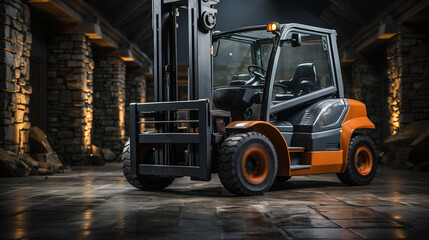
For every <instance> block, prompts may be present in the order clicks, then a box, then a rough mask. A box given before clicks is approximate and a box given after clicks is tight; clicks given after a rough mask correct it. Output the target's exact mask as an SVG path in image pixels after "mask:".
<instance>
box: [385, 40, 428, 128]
mask: <svg viewBox="0 0 429 240" xmlns="http://www.w3.org/2000/svg"><path fill="white" fill-rule="evenodd" d="M428 58H429V34H427V33H417V34H416V33H402V34H398V35H396V36H395V37H393V38H392V39H390V41H389V44H388V47H387V62H388V69H387V75H388V79H389V89H388V90H389V97H388V99H387V103H388V106H389V114H390V120H389V125H390V133H391V134H392V135H394V134H395V133H396V132H397V131H398V129H399V128H400V127H403V126H405V125H407V124H409V123H412V122H414V121H419V120H425V119H429V61H428Z"/></svg>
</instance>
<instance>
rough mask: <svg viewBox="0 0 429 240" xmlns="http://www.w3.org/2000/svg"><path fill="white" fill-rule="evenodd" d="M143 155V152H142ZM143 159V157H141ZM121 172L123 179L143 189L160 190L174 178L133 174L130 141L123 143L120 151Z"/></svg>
mask: <svg viewBox="0 0 429 240" xmlns="http://www.w3.org/2000/svg"><path fill="white" fill-rule="evenodd" d="M142 156H145V154H142ZM141 160H142V161H144V159H141ZM122 173H123V174H124V177H125V179H126V180H127V181H128V182H129V183H130V184H131V185H132V186H133V187H136V188H138V189H141V190H145V191H156V190H162V189H164V188H166V187H168V186H169V185H170V184H171V183H173V181H174V178H172V177H163V176H151V175H138V176H136V175H134V174H132V173H131V156H130V141H129V140H128V141H127V143H126V144H125V147H124V150H123V151H122Z"/></svg>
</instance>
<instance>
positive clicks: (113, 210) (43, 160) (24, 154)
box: [0, 0, 429, 239]
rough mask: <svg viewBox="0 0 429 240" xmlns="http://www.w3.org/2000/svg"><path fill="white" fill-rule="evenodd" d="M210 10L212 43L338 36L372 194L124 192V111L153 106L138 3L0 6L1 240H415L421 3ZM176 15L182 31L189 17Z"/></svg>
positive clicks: (420, 182) (426, 44) (420, 151)
mask: <svg viewBox="0 0 429 240" xmlns="http://www.w3.org/2000/svg"><path fill="white" fill-rule="evenodd" d="M216 9H217V10H218V12H217V14H216V19H217V24H216V31H220V32H224V31H231V30H234V29H238V28H242V27H246V26H255V25H265V24H267V23H270V22H273V21H275V22H279V23H302V24H307V25H312V26H316V27H321V28H329V29H335V30H336V32H337V39H338V50H339V54H340V56H339V57H340V61H341V72H342V79H343V83H344V95H345V97H346V98H350V99H355V100H359V101H361V102H363V103H364V104H365V105H366V110H367V113H368V117H369V119H370V120H371V121H372V122H373V123H374V124H375V127H376V128H375V130H365V131H364V133H365V134H367V135H368V136H370V137H371V138H372V139H373V140H374V142H375V144H376V147H377V149H378V153H379V156H378V157H379V162H380V166H381V168H380V169H379V176H377V177H376V180H375V182H374V183H373V184H371V185H370V186H363V187H353V188H349V187H346V186H343V185H341V183H340V182H339V181H338V180H336V179H334V177H333V176H331V175H314V176H305V177H304V176H303V177H296V180H294V179H292V180H291V181H290V182H287V183H282V184H278V185H274V187H273V189H272V191H270V192H268V193H267V194H266V195H264V196H260V197H255V198H246V197H238V198H237V197H234V196H232V195H230V194H229V193H228V192H227V191H226V190H225V189H223V188H222V186H221V185H220V183H219V180H218V179H217V178H216V177H214V179H215V180H213V181H211V182H191V181H189V178H186V177H185V178H180V179H178V180H177V181H176V182H175V183H174V184H173V185H172V186H171V187H169V188H167V189H166V190H165V191H162V192H143V191H138V190H137V189H134V188H132V187H131V186H129V185H128V184H127V183H126V181H125V179H124V178H123V176H122V172H121V165H120V161H121V154H122V150H123V148H124V145H125V143H126V141H127V140H128V138H129V137H130V127H129V125H130V122H129V119H130V109H129V106H130V103H144V102H152V101H154V85H155V83H154V70H153V66H154V57H153V55H154V47H153V44H154V36H153V29H152V1H150V0H122V1H119V0H112V1H100V0H0V36H1V38H0V44H1V48H2V49H1V50H0V52H1V54H0V84H1V89H0V103H1V105H0V106H1V108H2V109H1V115H0V156H1V157H0V177H1V178H0V186H1V190H0V199H1V205H0V209H1V213H0V216H2V220H0V222H1V227H0V235H1V236H5V239H27V238H30V239H31V238H53V237H58V236H61V235H60V234H62V233H63V232H67V233H68V234H67V236H66V238H71V239H75V238H101V237H104V236H114V237H115V238H141V237H145V236H146V237H149V238H154V239H182V238H183V239H194V238H201V237H203V236H204V237H206V238H207V237H208V238H214V239H236V238H245V239H247V238H250V239H253V238H255V239H256V238H258V239H259V238H268V237H275V238H286V239H288V238H309V239H310V238H331V237H332V236H334V238H341V239H342V238H346V239H349V238H379V237H381V236H385V237H386V238H413V239H414V238H424V236H425V234H427V233H429V232H428V230H427V229H426V228H425V225H427V223H428V222H429V218H428V217H427V216H428V215H427V213H429V208H428V201H427V197H428V194H429V192H428V190H427V189H428V188H427V186H428V185H427V179H428V175H427V171H428V170H429V150H428V149H429V148H428V147H427V146H428V144H429V130H428V128H427V126H428V124H429V61H428V58H429V30H428V28H427V25H428V23H429V1H427V0H394V1H389V0H380V1H369V0H361V1H353V0H304V1H298V0H292V1H281V0H268V1H259V0H252V1H249V0H247V1H246V0H234V1H227V0H220V2H219V3H218V4H217V5H216ZM179 13H180V18H179V21H178V28H179V29H180V28H181V27H182V26H185V20H186V19H187V17H188V16H187V13H186V12H180V11H179ZM187 34H188V32H187V30H184V31H182V32H180V33H179V43H178V44H179V45H178V46H179V47H178V52H179V60H178V61H179V66H178V92H179V97H178V98H179V100H187V97H188V96H187V89H188V73H189V65H188V62H189V59H188V57H187V55H186V54H185V53H186V52H187V51H188V50H187V47H188V39H187ZM213 199H214V200H215V201H213ZM59 212H61V213H59ZM53 223H58V224H54V225H55V226H52V225H53ZM207 233H210V234H209V235H207ZM2 238H3V237H2Z"/></svg>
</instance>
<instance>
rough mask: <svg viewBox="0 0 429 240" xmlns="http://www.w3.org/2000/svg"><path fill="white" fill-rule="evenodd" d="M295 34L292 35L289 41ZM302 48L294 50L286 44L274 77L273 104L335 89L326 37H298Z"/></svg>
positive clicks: (314, 35)
mask: <svg viewBox="0 0 429 240" xmlns="http://www.w3.org/2000/svg"><path fill="white" fill-rule="evenodd" d="M293 33H297V32H289V33H288V35H287V36H286V39H288V38H290V36H292V34H293ZM299 34H300V35H301V40H302V44H301V46H298V47H292V45H291V44H289V43H287V42H284V43H283V44H282V47H281V48H280V57H279V60H278V65H277V70H276V72H275V77H274V85H273V92H272V99H271V100H272V104H273V105H276V104H280V103H283V102H285V101H288V100H290V99H294V98H298V97H300V96H304V95H306V94H310V93H313V92H317V91H319V90H322V89H325V88H328V87H331V86H333V79H332V73H331V70H330V57H329V50H328V46H327V41H326V40H327V39H326V38H327V36H324V35H316V34H309V33H299Z"/></svg>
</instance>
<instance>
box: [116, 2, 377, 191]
mask: <svg viewBox="0 0 429 240" xmlns="http://www.w3.org/2000/svg"><path fill="white" fill-rule="evenodd" d="M218 2H219V0H153V1H152V7H153V8H152V23H153V34H154V50H155V51H154V85H155V96H154V97H155V102H151V103H131V105H130V118H131V119H130V125H131V126H130V140H129V141H128V142H127V143H126V145H125V148H124V150H123V154H122V170H123V174H124V176H125V178H126V180H127V181H128V182H129V183H130V184H131V185H132V186H134V187H136V188H139V189H142V190H160V189H164V188H166V187H168V186H169V185H170V184H171V183H172V182H173V181H174V179H175V178H178V177H183V176H189V177H190V178H191V180H200V181H210V180H211V176H212V174H213V173H218V176H219V179H220V181H221V183H222V185H223V186H224V187H225V188H226V189H227V190H228V191H230V192H231V193H234V194H237V195H245V196H251V195H262V194H263V193H264V192H266V191H268V190H269V189H270V187H271V186H272V184H273V183H274V182H276V181H277V182H284V181H287V180H288V179H290V178H291V177H292V176H302V175H310V174H324V173H336V174H337V176H338V178H339V179H340V180H341V182H343V183H345V184H347V185H355V186H356V185H366V184H369V183H370V182H371V181H372V179H373V178H374V176H375V174H376V170H377V150H376V147H375V145H374V143H373V141H372V140H371V139H370V138H369V137H368V136H365V135H362V134H360V133H359V132H361V131H356V130H360V129H373V128H375V126H374V124H373V123H372V122H371V121H370V120H369V119H368V117H367V113H366V107H365V105H364V104H363V103H361V102H359V101H355V100H351V99H345V98H344V91H343V83H342V76H341V69H340V60H339V55H338V49H337V42H336V35H337V34H336V31H335V30H331V29H324V28H319V27H313V26H307V25H303V24H295V23H290V24H278V23H275V22H274V23H269V24H267V25H266V26H256V27H246V28H241V29H238V30H235V31H229V32H215V31H214V29H215V26H216V13H217V10H216V9H215V8H214V7H215V5H216V4H217V3H218ZM179 10H180V11H182V12H183V11H185V12H186V13H187V14H186V15H187V16H186V18H187V23H188V25H187V33H188V35H187V36H188V40H189V45H188V46H189V47H188V51H189V53H188V57H189V71H188V89H187V100H183V99H182V100H180V101H179V94H178V67H177V65H178V63H177V61H178V60H177V55H178V54H177V53H178V44H177V42H178V29H179V26H178V18H179V17H180V14H179ZM180 27H182V26H180Z"/></svg>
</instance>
